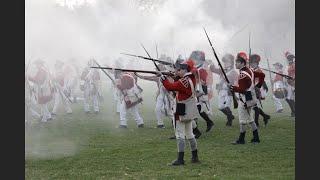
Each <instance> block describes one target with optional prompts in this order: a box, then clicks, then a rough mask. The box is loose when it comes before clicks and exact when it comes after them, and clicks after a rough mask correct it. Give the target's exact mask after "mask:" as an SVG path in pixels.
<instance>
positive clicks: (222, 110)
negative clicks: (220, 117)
mask: <svg viewBox="0 0 320 180" xmlns="http://www.w3.org/2000/svg"><path fill="white" fill-rule="evenodd" d="M220 111H221V112H223V114H224V115H226V116H227V123H226V126H231V125H230V122H229V121H230V120H229V113H228V110H227V108H223V109H220Z"/></svg>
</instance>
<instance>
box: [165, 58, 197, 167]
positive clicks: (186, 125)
mask: <svg viewBox="0 0 320 180" xmlns="http://www.w3.org/2000/svg"><path fill="white" fill-rule="evenodd" d="M192 65H193V62H192V61H190V60H188V61H184V62H183V63H181V64H179V63H176V69H177V71H176V72H177V75H178V76H179V77H180V79H179V80H177V81H175V82H170V81H169V80H168V79H167V78H166V77H165V76H161V79H162V83H163V86H164V87H165V88H166V89H167V90H168V91H175V92H176V108H175V111H174V119H175V135H176V139H177V147H178V157H177V160H175V161H174V162H173V163H172V165H183V164H184V147H185V139H188V141H189V143H190V147H191V151H192V161H191V162H192V163H197V162H199V159H198V150H197V149H198V147H197V141H196V138H195V137H194V134H193V133H192V121H193V120H194V119H195V118H196V117H197V114H198V110H197V100H196V92H195V87H196V78H195V76H194V74H192V73H191V70H192V69H193V67H192Z"/></svg>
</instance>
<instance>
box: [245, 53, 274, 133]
mask: <svg viewBox="0 0 320 180" xmlns="http://www.w3.org/2000/svg"><path fill="white" fill-rule="evenodd" d="M260 60H261V57H260V56H259V55H258V54H252V55H251V56H250V58H249V65H250V67H251V68H252V69H253V71H254V72H257V73H259V74H264V72H263V71H262V70H261V69H260V67H259V63H260ZM257 83H258V79H257V78H255V84H257ZM255 90H256V96H257V98H258V99H259V103H257V105H256V106H255V107H253V110H254V121H255V123H256V125H257V126H258V127H259V115H261V116H262V117H263V122H264V125H267V124H268V121H269V119H270V116H269V115H268V114H266V113H265V112H263V110H262V104H261V103H262V102H261V101H262V100H264V99H265V97H266V95H267V92H268V87H267V84H266V82H265V81H263V84H262V87H261V88H256V89H255ZM259 104H260V107H259Z"/></svg>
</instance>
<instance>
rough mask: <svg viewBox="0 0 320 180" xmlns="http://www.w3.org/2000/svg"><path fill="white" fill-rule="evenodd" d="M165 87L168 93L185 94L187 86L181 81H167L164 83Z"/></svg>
mask: <svg viewBox="0 0 320 180" xmlns="http://www.w3.org/2000/svg"><path fill="white" fill-rule="evenodd" d="M162 83H163V86H164V87H165V88H166V89H167V90H168V91H178V92H184V90H185V88H186V87H185V86H184V85H183V84H182V82H181V80H178V81H175V82H169V80H168V79H165V80H164V81H162Z"/></svg>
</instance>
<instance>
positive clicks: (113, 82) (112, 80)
mask: <svg viewBox="0 0 320 180" xmlns="http://www.w3.org/2000/svg"><path fill="white" fill-rule="evenodd" d="M93 62H94V63H95V64H96V65H97V66H98V67H101V66H100V64H99V63H98V62H97V61H96V60H94V59H93ZM101 70H102V72H103V73H104V74H105V75H107V76H108V77H109V79H110V80H111V82H112V84H113V85H115V84H116V83H115V81H114V79H113V78H112V77H111V76H110V75H109V74H108V73H107V72H106V71H105V70H104V69H101Z"/></svg>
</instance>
